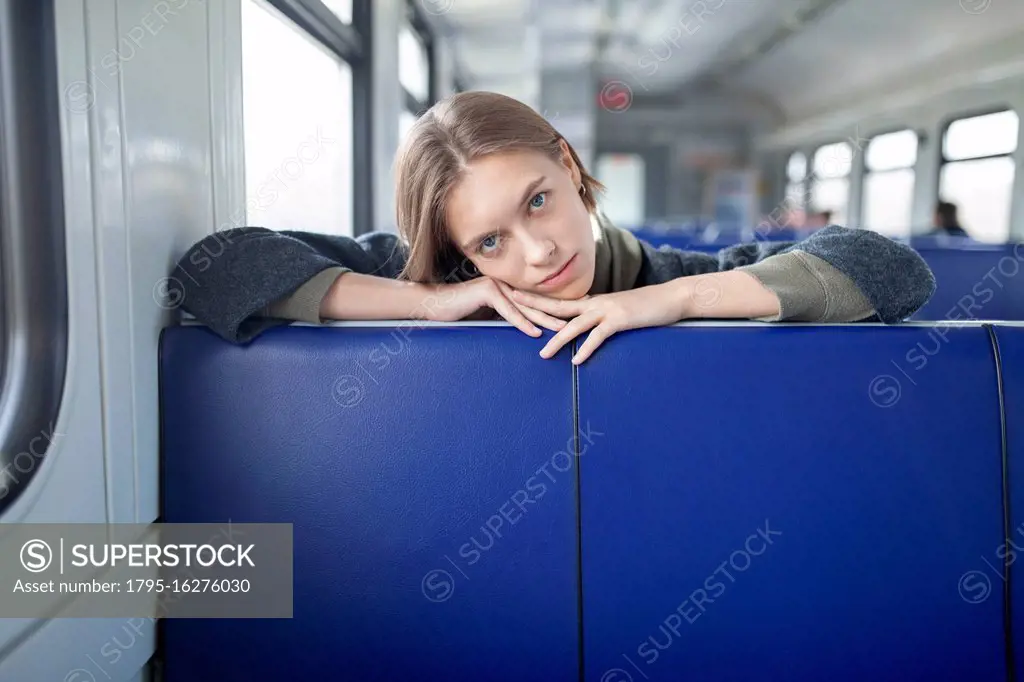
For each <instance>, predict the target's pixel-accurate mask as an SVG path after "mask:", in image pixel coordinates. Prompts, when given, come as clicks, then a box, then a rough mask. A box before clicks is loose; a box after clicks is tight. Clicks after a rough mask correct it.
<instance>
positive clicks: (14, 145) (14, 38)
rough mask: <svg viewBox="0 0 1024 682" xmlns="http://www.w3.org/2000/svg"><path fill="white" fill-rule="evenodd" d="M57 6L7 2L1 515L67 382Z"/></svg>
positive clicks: (1, 62)
mask: <svg viewBox="0 0 1024 682" xmlns="http://www.w3.org/2000/svg"><path fill="white" fill-rule="evenodd" d="M53 5H54V3H52V2H10V1H8V0H0V27H2V28H3V30H2V33H3V36H2V39H0V103H2V109H3V115H2V116H0V149H2V150H3V153H2V154H0V180H2V182H0V252H2V256H3V258H2V264H3V265H4V266H10V267H9V268H7V267H5V268H4V271H3V273H2V275H3V277H2V281H3V284H2V286H0V415H2V418H0V510H2V509H6V508H7V507H8V506H9V505H10V504H11V503H13V502H14V501H15V500H16V499H17V498H18V497H19V496H20V495H21V494H22V492H23V491H24V490H25V489H26V487H27V486H28V485H29V484H30V482H31V480H32V479H33V477H34V476H35V475H36V474H37V473H38V472H39V470H40V469H41V468H42V467H41V463H42V462H43V461H44V459H45V458H46V457H47V456H48V454H49V451H50V447H51V445H52V444H53V442H54V440H55V439H54V435H55V434H56V431H55V428H57V426H58V424H59V415H60V410H61V396H62V395H63V393H64V387H65V380H66V377H67V375H66V371H67V358H68V353H67V350H68V282H67V252H66V244H65V232H66V230H65V224H64V221H65V209H66V206H65V204H64V180H63V178H62V175H61V137H60V132H61V110H60V104H61V100H59V99H58V98H57V97H55V96H53V95H54V94H55V93H58V92H60V86H59V83H58V74H57V63H56V62H57V60H56V49H55V45H56V36H55V24H56V22H55V21H54V14H53ZM79 84H81V85H83V86H84V83H72V86H69V87H68V88H67V90H65V92H64V94H65V99H64V100H63V102H64V104H65V106H67V107H68V110H67V111H65V112H64V113H65V114H66V115H68V116H70V117H71V118H78V117H82V116H84V115H85V108H84V107H81V106H80V105H81V104H82V102H83V94H85V93H84V88H77V92H75V93H73V94H72V87H73V86H76V85H79ZM71 103H74V104H75V105H78V108H74V107H72V106H70V104H71ZM74 125H78V123H74ZM79 227H80V225H79ZM57 435H59V434H57ZM72 454H73V453H72Z"/></svg>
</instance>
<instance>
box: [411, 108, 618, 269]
mask: <svg viewBox="0 0 1024 682" xmlns="http://www.w3.org/2000/svg"><path fill="white" fill-rule="evenodd" d="M563 139H564V138H563V137H562V136H561V135H560V134H559V133H558V131H557V130H555V129H554V127H553V126H552V125H551V124H550V123H548V121H547V120H546V119H545V118H544V117H543V116H541V115H540V114H538V113H537V112H536V111H534V110H533V109H531V108H530V107H528V106H527V105H525V104H523V103H522V102H520V101H518V100H516V99H513V98H511V97H508V96H505V95H501V94H498V93H495V92H484V91H473V92H462V93H458V94H456V95H453V96H451V97H449V98H447V99H444V100H442V101H440V102H438V103H437V104H435V105H434V106H432V107H431V108H430V109H429V110H428V111H427V112H426V113H425V114H423V116H421V117H420V118H419V119H418V120H417V121H416V123H415V124H414V125H413V126H412V128H411V129H410V131H409V133H408V136H407V137H406V139H405V141H404V142H403V144H402V147H401V149H399V152H398V156H397V159H396V168H395V192H396V196H395V206H396V211H397V219H398V231H399V233H400V235H401V236H402V238H403V239H404V241H405V242H407V243H408V245H409V254H408V258H407V260H406V264H405V268H404V269H403V270H402V272H401V273H400V274H399V278H400V279H407V280H411V281H413V282H424V283H441V282H458V281H465V280H467V279H472V278H473V277H475V276H477V274H478V273H477V272H476V268H475V267H474V266H473V264H472V263H471V262H470V261H469V259H468V258H466V257H464V256H462V255H461V253H460V251H459V248H458V246H456V245H455V244H454V243H453V242H452V240H451V238H450V236H449V235H448V230H447V220H446V206H447V200H448V194H449V192H450V190H451V189H452V187H454V185H455V183H456V182H457V181H458V179H459V177H460V176H461V174H462V173H463V172H464V171H465V169H466V167H467V165H468V164H469V163H470V162H471V161H473V160H475V159H477V158H480V157H482V156H486V155H488V154H497V153H500V152H506V151H523V150H533V151H538V152H541V153H542V154H545V155H546V156H548V157H550V158H551V159H553V160H556V161H559V162H561V158H562V148H561V145H560V141H562V140H563ZM565 144H566V146H567V147H568V149H569V153H570V154H571V155H572V160H573V161H574V162H575V163H576V166H577V167H578V168H579V171H580V178H581V181H582V188H581V190H580V198H581V199H582V201H583V204H584V205H585V206H586V207H587V210H588V211H590V212H591V213H593V212H594V211H595V210H596V208H597V202H596V200H595V196H594V195H595V194H596V193H597V192H598V191H600V190H603V189H604V187H603V186H602V185H601V183H599V182H598V181H597V180H596V179H594V178H593V177H591V176H590V174H588V173H587V171H586V169H584V167H583V164H582V163H581V162H580V158H579V156H578V155H577V154H576V150H575V149H573V148H572V145H570V144H569V142H568V140H566V141H565Z"/></svg>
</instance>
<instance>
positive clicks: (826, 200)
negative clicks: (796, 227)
mask: <svg viewBox="0 0 1024 682" xmlns="http://www.w3.org/2000/svg"><path fill="white" fill-rule="evenodd" d="M852 168H853V149H852V148H851V147H850V145H849V144H848V143H846V142H836V143H833V144H827V145H824V146H822V147H819V148H818V150H817V151H816V152H814V160H813V163H812V174H811V175H812V177H811V179H810V181H811V188H810V195H811V208H812V209H813V210H815V211H831V212H832V221H831V222H833V223H837V224H839V225H843V224H845V223H846V212H847V208H848V204H849V200H850V170H851V169H852Z"/></svg>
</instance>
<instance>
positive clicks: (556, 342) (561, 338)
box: [540, 312, 601, 359]
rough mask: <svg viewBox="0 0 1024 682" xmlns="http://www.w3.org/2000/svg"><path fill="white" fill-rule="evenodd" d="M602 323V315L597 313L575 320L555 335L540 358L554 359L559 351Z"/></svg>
mask: <svg viewBox="0 0 1024 682" xmlns="http://www.w3.org/2000/svg"><path fill="white" fill-rule="evenodd" d="M600 322H601V315H600V313H596V312H595V313H588V314H584V315H580V316H579V317H575V318H573V319H572V321H571V322H569V324H567V325H565V328H564V329H562V331H560V332H558V333H557V334H555V335H554V336H553V337H552V338H551V340H550V341H548V342H547V345H545V346H544V348H542V349H541V351H540V356H541V357H542V358H545V359H547V358H550V357H553V356H554V355H555V354H556V353H557V352H558V351H559V350H561V348H562V346H564V345H565V344H567V343H569V342H570V341H572V340H573V339H575V338H576V337H577V336H579V335H580V334H582V333H583V332H585V331H586V330H588V329H590V328H591V327H593V326H595V325H597V324H600Z"/></svg>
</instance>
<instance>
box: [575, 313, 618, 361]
mask: <svg viewBox="0 0 1024 682" xmlns="http://www.w3.org/2000/svg"><path fill="white" fill-rule="evenodd" d="M615 331H616V330H615V329H613V328H612V326H611V325H610V324H608V323H607V322H602V323H601V324H599V325H597V326H596V327H594V328H593V329H591V330H590V333H589V334H587V340H586V341H584V342H583V344H582V345H581V346H580V349H579V350H578V351H576V355H574V356H573V357H572V364H574V365H579V364H582V363H583V362H586V360H587V358H589V357H590V355H591V354H592V353H593V352H594V351H595V350H597V347H598V346H600V345H601V344H602V343H604V341H605V339H607V338H608V337H609V336H611V335H612V334H614V333H615Z"/></svg>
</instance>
